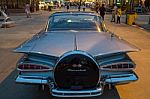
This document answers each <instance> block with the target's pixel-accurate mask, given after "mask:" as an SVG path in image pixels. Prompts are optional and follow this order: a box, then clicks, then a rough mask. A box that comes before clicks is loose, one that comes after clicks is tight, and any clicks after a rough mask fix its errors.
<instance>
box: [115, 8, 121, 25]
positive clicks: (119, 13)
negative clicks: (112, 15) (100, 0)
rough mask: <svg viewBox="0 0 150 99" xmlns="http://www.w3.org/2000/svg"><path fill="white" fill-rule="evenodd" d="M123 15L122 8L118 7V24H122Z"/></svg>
mask: <svg viewBox="0 0 150 99" xmlns="http://www.w3.org/2000/svg"><path fill="white" fill-rule="evenodd" d="M121 14H122V11H121V8H120V7H118V8H117V22H116V23H119V24H120V18H121Z"/></svg>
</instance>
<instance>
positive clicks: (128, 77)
mask: <svg viewBox="0 0 150 99" xmlns="http://www.w3.org/2000/svg"><path fill="white" fill-rule="evenodd" d="M136 80H138V77H137V76H136V75H135V74H134V73H133V74H120V75H110V76H109V77H108V78H106V79H105V82H106V83H109V84H110V83H112V84H122V83H129V82H132V81H136Z"/></svg>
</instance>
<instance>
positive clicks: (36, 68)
mask: <svg viewBox="0 0 150 99" xmlns="http://www.w3.org/2000/svg"><path fill="white" fill-rule="evenodd" d="M17 69H18V70H19V71H49V70H52V69H53V68H52V67H49V66H45V65H39V64H19V65H18V67H17Z"/></svg>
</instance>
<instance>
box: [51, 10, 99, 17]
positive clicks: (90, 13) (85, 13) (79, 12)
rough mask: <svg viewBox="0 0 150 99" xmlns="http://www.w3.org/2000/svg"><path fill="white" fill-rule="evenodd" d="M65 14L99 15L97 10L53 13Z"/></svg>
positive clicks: (57, 13)
mask: <svg viewBox="0 0 150 99" xmlns="http://www.w3.org/2000/svg"><path fill="white" fill-rule="evenodd" d="M65 14H83V15H96V16H99V15H98V14H96V13H95V12H92V11H91V12H83V11H67V12H66V11H62V12H55V13H53V14H52V15H65Z"/></svg>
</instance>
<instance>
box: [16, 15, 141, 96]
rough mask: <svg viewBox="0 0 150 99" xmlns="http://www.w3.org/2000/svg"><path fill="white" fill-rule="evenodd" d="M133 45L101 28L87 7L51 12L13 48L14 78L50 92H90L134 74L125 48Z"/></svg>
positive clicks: (99, 91)
mask: <svg viewBox="0 0 150 99" xmlns="http://www.w3.org/2000/svg"><path fill="white" fill-rule="evenodd" d="M135 51H139V49H138V48H136V47H135V46H133V45H131V44H129V43H128V42H127V41H125V40H123V39H121V38H120V37H118V36H116V35H115V34H113V33H111V32H109V31H107V29H106V27H105V24H104V22H103V21H102V18H101V17H100V16H99V15H98V14H95V13H92V12H56V13H53V14H51V15H50V17H49V19H48V22H47V25H46V27H45V29H44V30H43V31H41V32H40V33H38V34H36V35H35V36H33V37H32V38H31V39H29V40H27V41H26V42H24V43H23V44H21V45H20V46H18V47H17V48H16V49H14V52H16V53H23V56H22V58H21V59H20V60H19V61H18V63H17V70H18V72H19V73H18V75H17V78H16V83H19V84H38V85H41V86H43V88H44V86H48V88H49V91H50V94H51V95H52V96H56V97H92V96H99V95H101V94H102V93H103V89H104V87H105V86H107V85H108V86H109V87H111V86H115V85H118V84H119V85H120V84H127V83H130V82H133V81H136V80H138V77H137V75H136V74H135V73H134V71H133V70H134V68H135V63H134V62H133V61H132V59H131V58H130V57H129V56H128V54H127V53H128V52H135Z"/></svg>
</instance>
